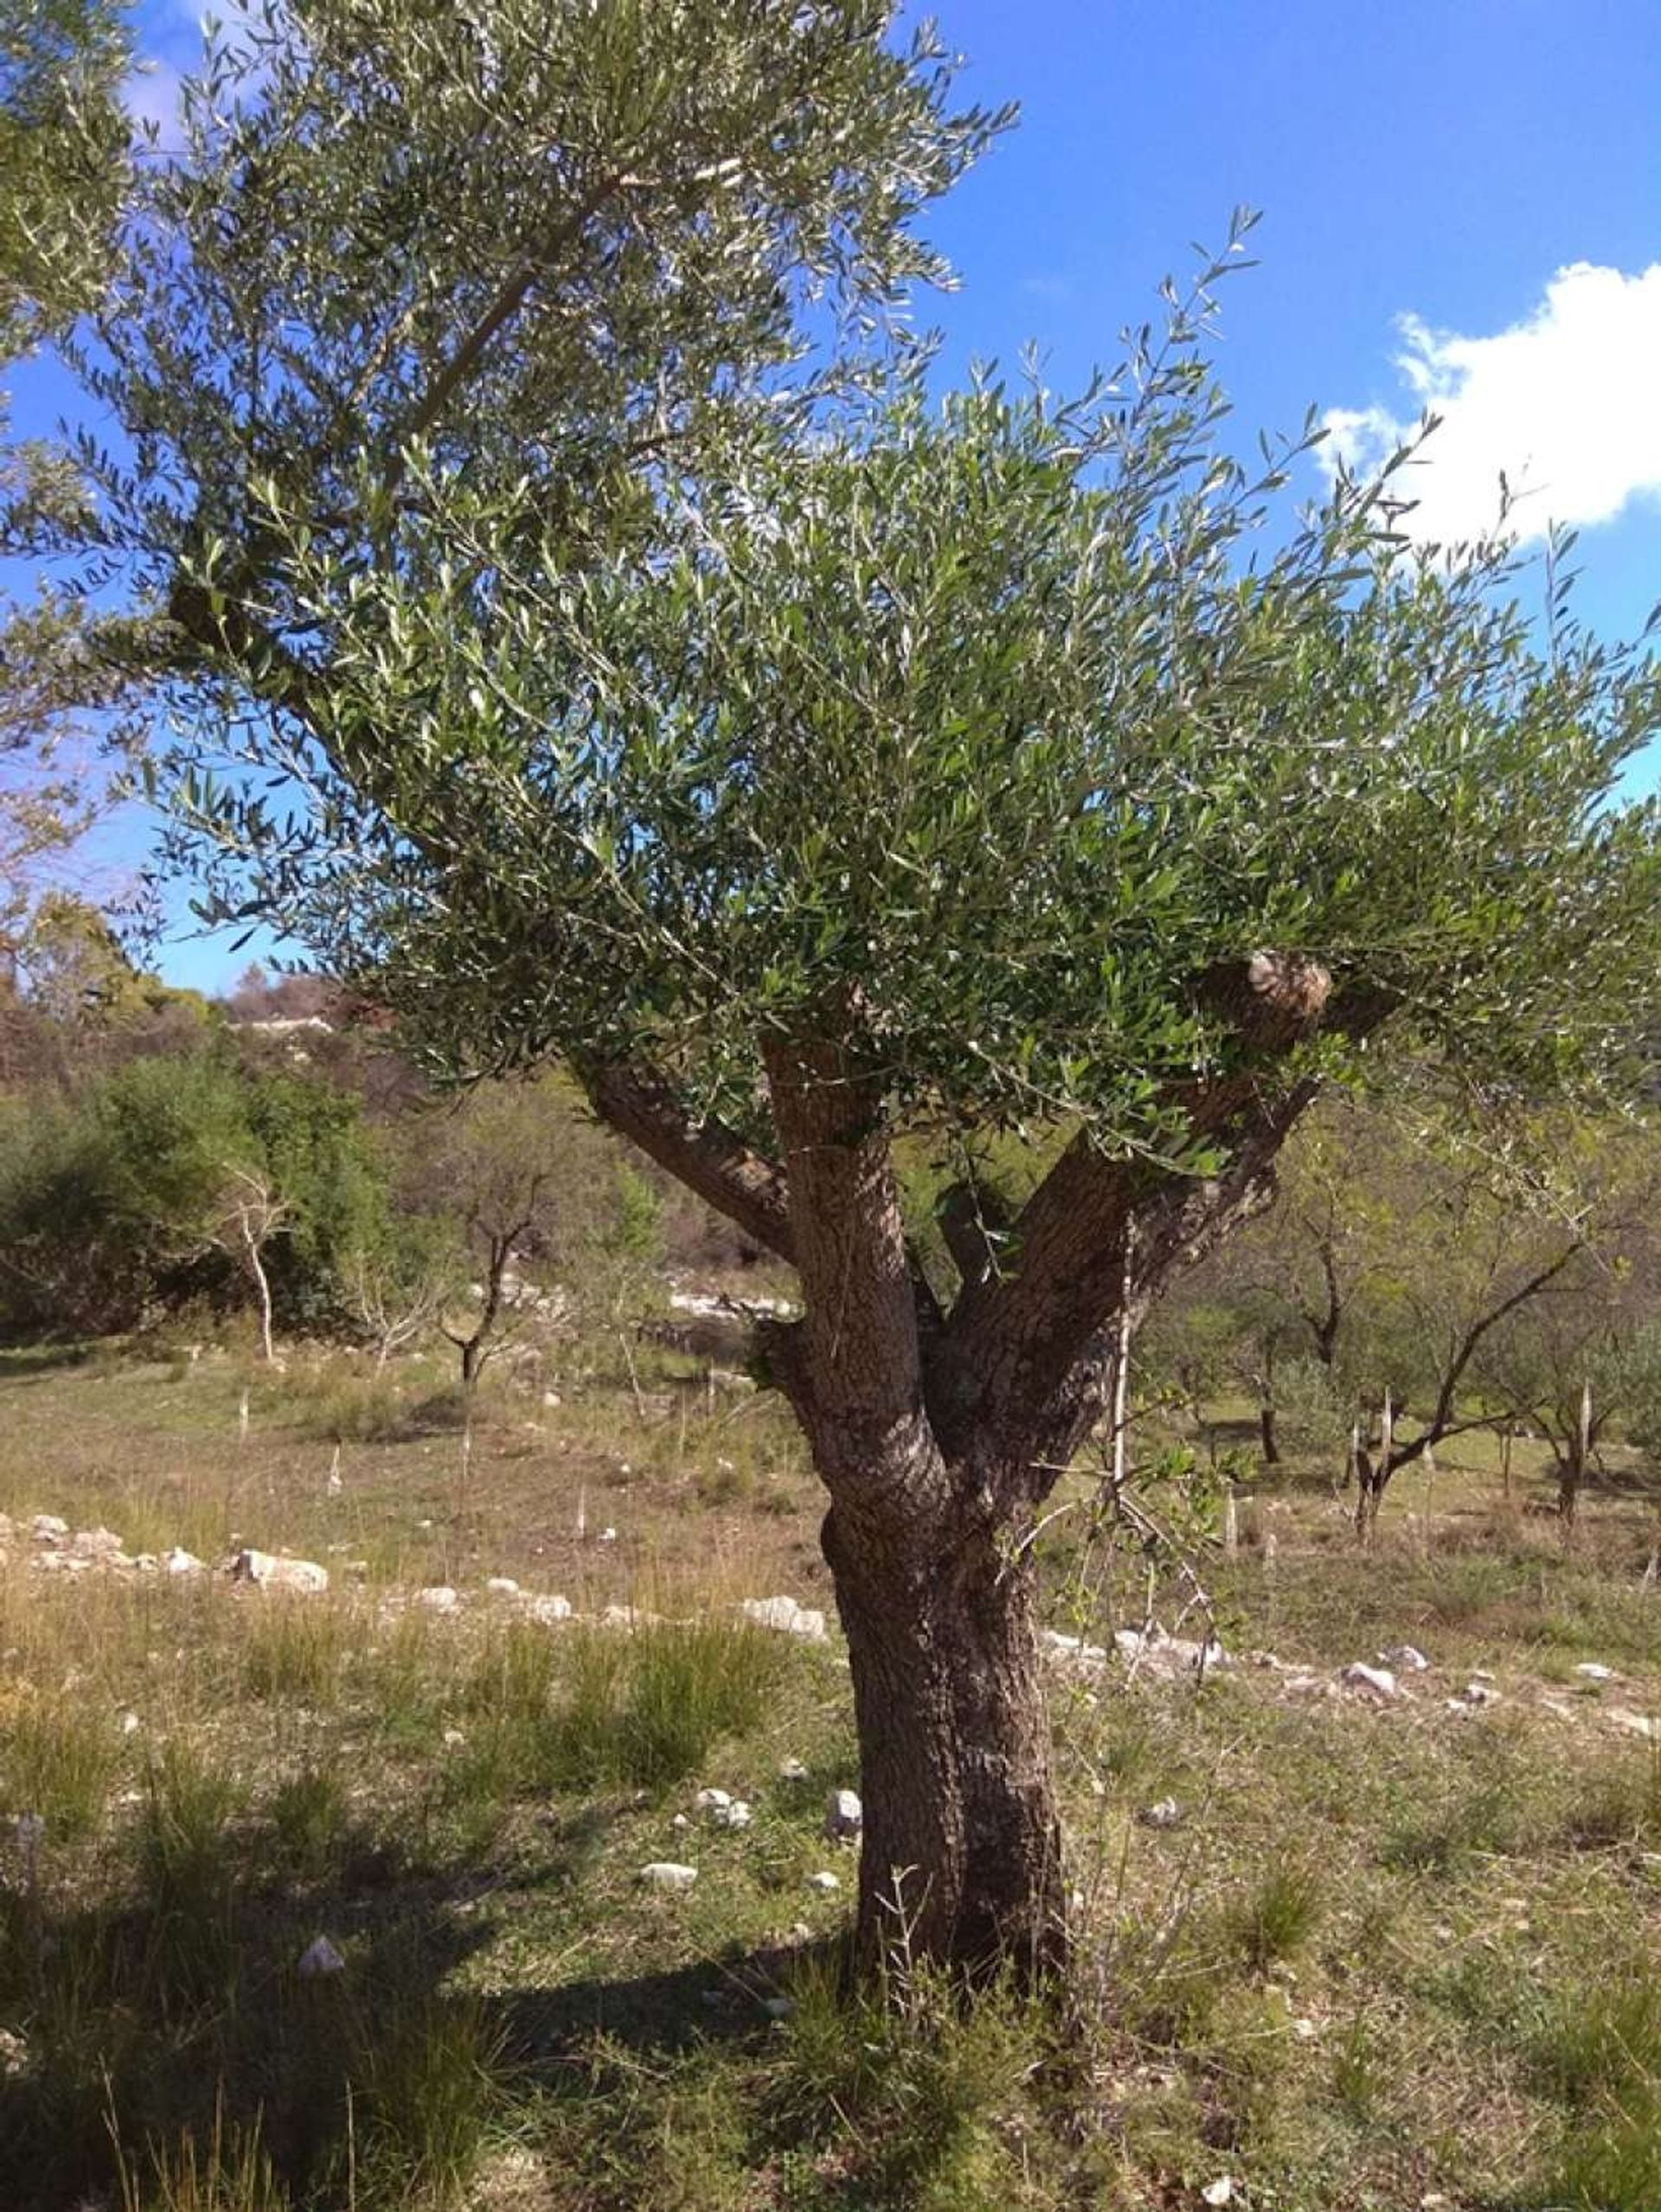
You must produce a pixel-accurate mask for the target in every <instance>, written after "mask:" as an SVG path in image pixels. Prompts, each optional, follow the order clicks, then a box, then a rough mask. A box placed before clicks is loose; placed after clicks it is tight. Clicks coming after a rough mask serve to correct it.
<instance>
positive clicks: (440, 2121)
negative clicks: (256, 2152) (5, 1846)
mask: <svg viewBox="0 0 1661 2212" xmlns="http://www.w3.org/2000/svg"><path fill="white" fill-rule="evenodd" d="M615 1813H616V1808H615V1807H612V1806H608V1805H606V1804H605V1803H604V1802H600V1803H597V1804H593V1805H585V1806H583V1807H581V1808H580V1809H579V1810H577V1811H572V1812H568V1813H566V1814H564V1815H562V1816H561V1817H560V1818H557V1819H555V1818H549V1820H548V1825H547V1827H546V1830H545V1831H544V1833H543V1836H542V1840H541V1841H540V1843H539V1844H538V1846H537V1848H536V1850H535V1852H534V1854H533V1855H532V1856H530V1858H529V1861H528V1862H527V1863H523V1864H521V1865H518V1866H515V1867H513V1868H512V1869H510V1870H509V1871H508V1872H507V1873H506V1875H505V1882H504V1874H503V1869H502V1868H501V1867H499V1866H498V1867H496V1868H492V1867H491V1865H490V1864H489V1856H488V1854H484V1855H481V1854H480V1852H479V1850H478V1847H477V1844H476V1843H473V1844H470V1845H462V1846H460V1847H459V1848H458V1849H456V1850H454V1851H452V1852H451V1853H449V1854H448V1855H446V1852H445V1851H443V1850H439V1849H435V1848H434V1846H433V1842H432V1839H431V1838H430V1837H426V1836H424V1835H422V1834H421V1833H420V1830H419V1824H412V1832H411V1833H409V1834H408V1835H407V1836H405V1837H391V1838H389V1837H388V1834H387V1832H386V1831H385V1829H384V1827H378V1826H375V1825H373V1824H362V1826H361V1827H359V1826H348V1827H346V1828H343V1830H342V1831H339V1832H338V1833H337V1835H335V1836H334V1837H332V1838H331V1839H330V1848H329V1852H328V1863H327V1870H326V1871H325V1872H324V1874H322V1875H308V1874H307V1873H306V1871H305V1869H303V1868H302V1867H301V1866H299V1865H298V1864H297V1863H294V1862H293V1861H292V1859H289V1860H286V1861H285V1856H284V1854H283V1851H282V1849H281V1847H280V1845H279V1843H277V1841H276V1840H275V1839H274V1838H273V1835H272V1833H271V1831H270V1830H269V1829H268V1828H264V1827H261V1826H260V1825H258V1824H246V1823H245V1824H242V1825H241V1826H240V1827H239V1826H238V1825H237V1824H235V1823H234V1822H227V1823H226V1824H223V1825H222V1827H221V1828H220V1829H219V1830H218V1831H215V1833H214V1834H212V1835H211V1836H208V1837H206V1838H205V1839H204V1841H203V1843H202V1848H201V1849H200V1850H198V1851H196V1853H195V1855H194V1856H189V1858H188V1859H187V1860H185V1861H184V1862H183V1863H181V1864H178V1865H176V1866H174V1867H173V1868H171V1869H170V1870H164V1871H158V1870H157V1867H156V1865H155V1864H154V1863H153V1862H147V1861H146V1857H145V1855H144V1851H143V1850H138V1851H136V1852H135V1853H134V1857H133V1867H132V1879H131V1882H128V1883H127V1884H126V1886H125V1888H120V1889H118V1890H116V1891H115V1893H114V1894H113V1895H112V1894H111V1885H110V1875H111V1872H112V1869H111V1868H110V1867H109V1866H107V1865H104V1866H97V1865H94V1863H93V1861H92V1859H91V1858H90V1856H89V1857H88V1858H87V1860H86V1861H85V1862H82V1863H77V1862H72V1861H71V1860H69V1859H67V1858H65V1859H62V1860H61V1862H56V1863H55V1862H52V1861H51V1860H50V1859H49V1857H48V1861H47V1862H45V1863H43V1864H42V1876H41V1882H40V1887H39V1889H38V1891H31V1890H30V1889H29V1888H18V1887H16V1886H14V1887H11V1888H0V2028H3V2029H6V2030H7V2031H8V2034H9V2035H10V2036H12V2037H15V2038H16V2041H15V2042H4V2043H0V2207H3V2208H4V2212H78V2208H80V2207H81V2206H83V2205H86V2204H88V2203H96V2204H99V2205H100V2206H103V2205H113V2204H117V2203H121V2202H125V2201H126V2200H125V2198H124V2196H123V2194H122V2190H123V2178H122V2177H123V2175H124V2173H125V2176H126V2177H127V2178H128V2181H129V2182H130V2183H131V2188H132V2190H133V2198H134V2201H135V2202H137V2203H138V2204H139V2205H142V2206H144V2207H146V2208H148V2207H150V2206H151V2204H152V2203H157V2202H173V2201H174V2199H173V2198H171V2197H170V2196H167V2195H166V2194H165V2192H164V2190H163V2189H162V2188H161V2186H160V2180H161V2176H162V2170H163V2167H162V2163H161V2162H163V2161H164V2160H167V2159H169V2158H170V2159H172V2160H173V2161H174V2162H175V2164H176V2162H177V2161H178V2159H179V2158H180V2156H181V2154H182V2151H183V2146H184V2145H186V2144H187V2143H194V2145H195V2146H196V2155H197V2157H198V2158H199V2159H200V2158H203V2157H205V2156H206V2154H207V2151H208V2146H209V2145H212V2144H214V2143H215V2142H218V2143H219V2144H220V2145H221V2154H222V2158H223V2163H224V2164H225V2166H226V2167H227V2168H228V2169H234V2168H235V2165H236V2159H237V2156H238V2153H239V2151H240V2150H241V2149H243V2148H245V2147H246V2146H247V2145H249V2144H252V2143H257V2145H259V2147H260V2150H261V2151H263V2152H264V2154H265V2155H266V2158H268V2159H269V2161H270V2164H271V2167H272V2170H273V2176H274V2179H275V2183H276V2184H277V2188H278V2190H279V2192H280V2194H279V2195H278V2196H274V2197H260V2196H257V2195H254V2194H249V2196H248V2202H247V2205H246V2206H245V2205H244V2203H243V2199H242V2196H241V2195H240V2194H236V2193H235V2190H233V2193H232V2195H230V2196H221V2197H209V2196H202V2197H200V2198H197V2197H190V2198H188V2199H184V2200H183V2201H189V2202H193V2203H194V2202H212V2203H220V2202H224V2203H227V2204H228V2203H231V2202H234V2203H235V2205H236V2208H237V2212H272V2208H273V2207H274V2206H276V2205H283V2206H288V2205H292V2206H296V2207H298V2206H301V2205H304V2206H305V2208H306V2212H337V2208H339V2209H340V2212H344V2208H346V2207H348V2206H349V2205H350V2206H355V2207H356V2209H357V2212H383V2208H384V2209H388V2212H389V2208H391V2207H393V2206H402V2205H404V2204H406V2203H407V2202H413V2201H414V2199H415V2198H416V2197H417V2196H420V2194H421V2192H422V2190H424V2189H426V2188H427V2187H428V2186H429V2185H430V2183H432V2181H433V2177H435V2175H437V2174H438V2173H439V2172H440V2170H443V2169H444V2167H445V2166H446V2162H449V2164H452V2165H453V2167H454V2168H455V2169H456V2170H458V2171H461V2170H465V2167H466V2165H467V2164H468V2163H469V2161H470V2160H471V2158H472V2157H473V2156H474V2155H476V2153H477V2152H478V2150H479V2148H480V2146H481V2145H483V2144H484V2141H485V2140H486V2138H488V2135H489V2132H490V2130H491V2126H492V2125H493V2124H494V2123H495V2121H496V2120H497V2119H498V2117H499V2113H500V2105H501V2096H502V2089H503V2084H504V2083H506V2084H510V2085H511V2087H512V2088H513V2090H514V2091H515V2092H516V2093H537V2092H539V2091H541V2092H550V2093H569V2092H570V2089H571V2086H572V2081H573V2066H574V2062H577V2063H579V2064H580V2062H581V2060H582V2056H583V2054H584V2053H585V2051H586V2050H587V2049H590V2048H592V2047H593V2046H594V2045H595V2044H596V2043H597V2042H598V2041H600V2040H601V2039H603V2040H605V2041H606V2042H609V2043H610V2044H612V2045H613V2046H617V2045H624V2046H627V2047H629V2048H632V2049H635V2050H638V2051H640V2052H642V2053H654V2054H657V2055H664V2056H667V2055H670V2054H675V2053H681V2052H684V2051H686V2050H688V2049H690V2048H691V2047H692V2046H694V2045H695V2044H697V2043H704V2044H711V2043H719V2042H728V2041H732V2042H741V2041H742V2040H743V2039H745V2038H747V2037H755V2036H761V2035H764V2034H765V2033H766V2032H767V2030H768V2029H770V2027H771V2024H772V2023H771V2021H770V2019H769V2016H768V2015H767V2013H766V2009H765V2004H764V2002H763V2000H764V1998H765V1997H766V1996H767V1995H769V1994H771V1993H773V1992H776V1991H777V1990H778V1989H779V1984H780V1977H781V1975H782V1974H783V1972H785V1970H786V1966H787V1965H788V1964H789V1962H790V1961H792V1960H793V1959H800V1957H801V1956H802V1955H803V1954H802V1952H800V1951H798V1950H796V1949H794V1948H792V1949H789V1950H779V1949H771V1950H766V1949H764V1950H759V1951H746V1950H745V1949H744V1948H743V1947H742V1946H739V1945H734V1946H731V1947H730V1948H729V1949H728V1951H727V1952H723V1953H722V1954H721V1955H720V1956H717V1957H715V1958H704V1959H696V1960H692V1961H689V1962H688V1963H685V1964H682V1965H675V1966H672V1967H669V1968H665V1969H663V1970H660V1971H654V1972H645V1973H641V1974H638V1975H633V1976H626V1977H613V1978H605V1977H600V1976H593V1977H587V1978H574V1979H573V1980H570V1981H568V1982H564V1983H562V1984H557V1985H551V1986H547V1987H535V1986H532V1987H529V1988H523V1989H514V1988H504V1989H496V1990H491V1989H490V1988H488V1987H484V1988H479V1987H470V1986H467V1985H466V1984H468V1983H469V1981H470V1979H476V1978H477V1977H476V1972H475V1975H474V1976H472V1977H470V1976H469V1975H468V1974H467V1973H466V1972H464V1971H463V1970H465V1969H466V1968H467V1967H468V1965H469V1962H470V1961H472V1960H474V1959H477V1958H478V1955H479V1953H480V1952H482V1951H483V1950H484V1948H485V1947H486V1946H489V1945H490V1944H491V1942H492V1941H493V1940H495V1939H496V1938H497V1935H498V1934H499V1933H500V1932H501V1929H502V1927H503V1921H504V1918H505V1916H507V1915H510V1914H511V1913H512V1912H513V1910H514V1908H515V1905H516V1902H519V1901H527V1902H528V1901H529V1898H530V1896H531V1895H532V1894H533V1893H537V1892H542V1891H548V1890H554V1891H559V1890H563V1889H567V1888H574V1887H575V1886H576V1885H578V1884H579V1883H580V1882H581V1880H582V1879H583V1877H584V1875H585V1874H586V1873H587V1871H588V1869H590V1867H591V1866H592V1864H593V1863H594V1862H595V1860H596V1859H597V1858H598V1857H600V1856H602V1855H603V1852H604V1849H605V1846H606V1841H607V1837H608V1834H609V1831H610V1828H611V1825H612V1820H613V1818H615ZM106 1848H107V1846H106ZM89 1877H91V1878H92V1879H95V1880H97V1881H98V1882H99V1884H100V1894H99V1895H97V1896H93V1897H89V1895H87V1890H88V1888H89ZM493 1902H494V1904H495V1906H496V1909H494V1910H493V1909H492V1904H493ZM320 1937H321V1938H324V1939H326V1941H327V1943H328V1945H329V1946H332V1947H333V1951H334V1952H335V1954H336V1956H337V1958H338V1959H341V1960H343V1964H342V1965H338V1966H337V1967H333V1968H332V1969H330V1965H329V1961H328V1959H327V1957H326V1955H325V1962H324V1963H325V1971H323V1972H307V1971H306V1970H305V1967H304V1966H303V1965H302V1961H303V1960H304V1959H305V1958H306V1954H307V1953H308V1952H309V1951H310V1950H311V1946H313V1945H314V1944H316V1943H317V1939H319V1938H320ZM458 1984H462V1985H461V1986H458ZM221 2178H222V2179H223V2178H224V2177H221ZM242 2186H243V2188H244V2190H246V2188H247V2184H246V2183H243V2184H242Z"/></svg>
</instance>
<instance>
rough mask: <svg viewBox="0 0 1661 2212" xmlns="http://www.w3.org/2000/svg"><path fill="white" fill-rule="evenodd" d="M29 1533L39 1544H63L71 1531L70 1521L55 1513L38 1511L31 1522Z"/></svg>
mask: <svg viewBox="0 0 1661 2212" xmlns="http://www.w3.org/2000/svg"><path fill="white" fill-rule="evenodd" d="M68 1533H69V1523H67V1521H63V1520H60V1518H59V1517H58V1516H57V1515H56V1514H55V1513H37V1514H36V1515H35V1518H34V1519H33V1520H32V1521H31V1522H30V1523H29V1534H30V1535H31V1536H33V1537H34V1539H35V1542H36V1543H37V1544H51V1545H57V1544H61V1542H63V1540H64V1538H65V1537H66V1536H67V1535H68Z"/></svg>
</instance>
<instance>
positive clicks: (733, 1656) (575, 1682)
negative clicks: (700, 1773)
mask: <svg viewBox="0 0 1661 2212" xmlns="http://www.w3.org/2000/svg"><path fill="white" fill-rule="evenodd" d="M781 1645H782V1639H781V1638H779V1637H778V1636H777V1635H776V1634H774V1633H773V1632H770V1631H769V1630H766V1629H764V1628H760V1627H758V1626H756V1625H754V1623H752V1622H749V1621H745V1620H734V1619H721V1618H718V1617H711V1618H709V1619H703V1620H694V1621H685V1622H680V1621H664V1622H653V1623H647V1624H645V1625H642V1626H640V1627H638V1628H636V1629H633V1630H632V1631H626V1632H625V1631H616V1630H606V1629H579V1630H577V1631H575V1632H572V1633H570V1634H568V1635H566V1636H564V1637H562V1638H561V1657H562V1659H563V1661H564V1663H565V1664H564V1670H563V1672H564V1681H563V1684H562V1689H561V1696H560V1697H559V1699H558V1701H557V1702H556V1703H555V1707H554V1709H553V1712H552V1714H551V1715H550V1716H549V1720H548V1726H547V1730H546V1735H545V1740H544V1759H545V1766H546V1772H547V1775H548V1779H550V1780H553V1781H558V1782H561V1783H564V1784H566V1785H568V1786H574V1787H576V1788H593V1787H594V1786H597V1785H600V1784H602V1783H606V1782H612V1783H631V1784H632V1785H634V1786H636V1787H637V1788H642V1789H661V1788H664V1787H667V1786H669V1785H670V1783H673V1782H678V1781H682V1780H684V1779H685V1778H686V1777H687V1776H688V1775H689V1774H691V1773H696V1771H697V1769H698V1768H699V1767H700V1766H702V1764H703V1762H704V1760H706V1759H707V1757H708V1755H709V1751H710V1748H711V1747H712V1746H713V1745H715V1743H717V1742H719V1741H721V1738H723V1737H725V1736H734V1735H742V1734H745V1733H746V1732H747V1730H749V1729H751V1728H754V1727H755V1726H756V1725H757V1724H758V1722H760V1720H761V1718H762V1716H763V1715H764V1714H765V1713H766V1710H767V1708H768V1705H769V1703H770V1702H771V1701H772V1699H773V1695H774V1692H775V1690H776V1689H777V1686H778V1683H779V1678H780V1676H781V1674H782V1671H783V1669H784V1665H785V1664H786V1660H785V1655H784V1653H783V1651H782V1649H781Z"/></svg>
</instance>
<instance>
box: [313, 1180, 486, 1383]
mask: <svg viewBox="0 0 1661 2212" xmlns="http://www.w3.org/2000/svg"><path fill="white" fill-rule="evenodd" d="M462 1265H463V1263H462V1255H461V1253H460V1251H459V1247H458V1244H457V1240H456V1237H455V1234H454V1232H453V1229H452V1225H451V1224H450V1223H449V1222H448V1221H430V1220H424V1219H422V1218H421V1217H420V1216H410V1215H401V1216H399V1217H398V1218H396V1219H395V1220H392V1221H388V1223H387V1224H386V1225H385V1226H384V1227H382V1228H381V1230H380V1231H379V1232H378V1233H377V1234H375V1235H374V1236H372V1237H369V1238H366V1239H365V1240H364V1241H362V1242H360V1243H359V1244H357V1245H356V1246H355V1247H354V1248H353V1249H352V1251H351V1252H350V1253H349V1254H348V1256H347V1259H346V1262H345V1265H344V1267H343V1271H342V1272H343V1283H344V1287H345V1295H346V1298H347V1301H348V1305H349V1307H350V1312H351V1315H352V1318H353V1319H354V1321H355V1322H356V1324H357V1325H358V1327H360V1328H361V1329H362V1331H363V1333H364V1335H365V1336H366V1337H368V1339H369V1343H371V1344H373V1345H374V1347H375V1373H376V1374H377V1375H378V1374H380V1373H381V1371H382V1369H384V1368H385V1366H386V1364H387V1362H388V1360H389V1359H390V1358H391V1357H392V1355H393V1354H394V1352H396V1351H401V1350H403V1348H404V1347H405V1346H406V1345H407V1344H411V1343H414V1342H415V1341H416V1339H417V1338H418V1337H421V1336H422V1335H424V1334H425V1332H426V1330H429V1329H433V1328H436V1327H437V1326H438V1325H439V1321H440V1319H441V1318H442V1316H443V1314H444V1313H445V1311H446V1309H447V1308H448V1307H450V1306H452V1305H453V1304H454V1302H455V1298H456V1292H457V1286H458V1279H459V1275H460V1273H461V1272H462Z"/></svg>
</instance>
